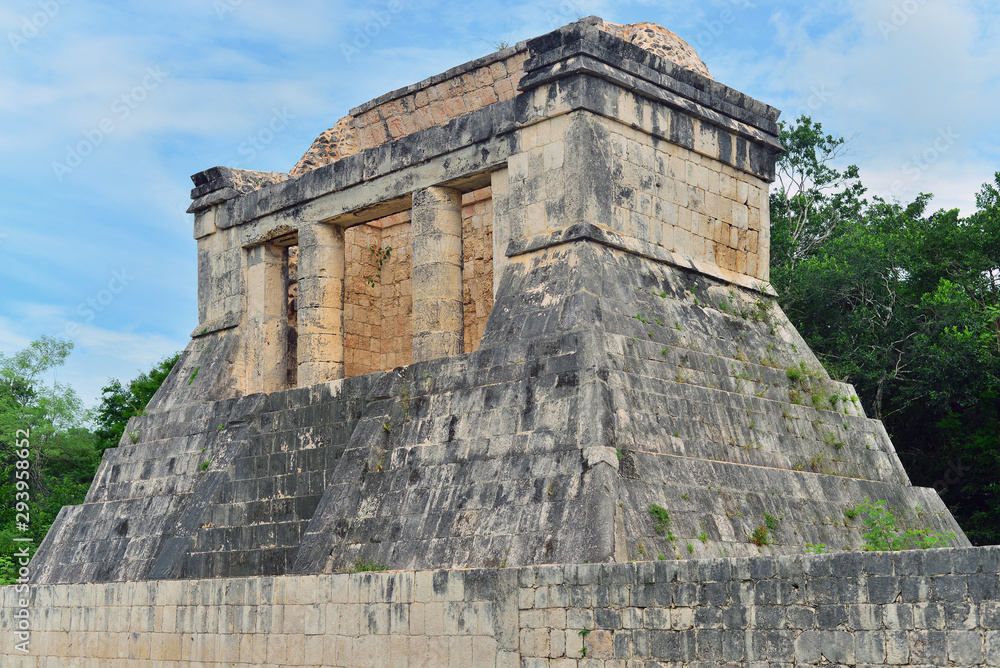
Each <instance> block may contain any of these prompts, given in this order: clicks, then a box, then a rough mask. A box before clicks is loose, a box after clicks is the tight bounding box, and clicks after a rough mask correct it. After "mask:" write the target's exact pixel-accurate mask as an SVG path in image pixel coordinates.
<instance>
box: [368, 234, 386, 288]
mask: <svg viewBox="0 0 1000 668" xmlns="http://www.w3.org/2000/svg"><path fill="white" fill-rule="evenodd" d="M368 250H369V251H370V252H371V254H372V259H373V260H374V261H375V276H368V277H366V278H365V283H367V284H368V285H370V286H371V287H375V281H376V280H380V279H381V278H382V266H383V265H384V264H385V263H386V262H388V260H389V254H390V253H392V246H381V247H380V246H379V245H378V244H372V245H371V246H369V247H368Z"/></svg>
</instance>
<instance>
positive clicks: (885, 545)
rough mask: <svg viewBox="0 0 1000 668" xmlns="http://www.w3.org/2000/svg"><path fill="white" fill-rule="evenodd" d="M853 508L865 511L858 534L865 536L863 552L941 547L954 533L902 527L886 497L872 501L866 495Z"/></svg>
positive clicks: (861, 511)
mask: <svg viewBox="0 0 1000 668" xmlns="http://www.w3.org/2000/svg"><path fill="white" fill-rule="evenodd" d="M855 510H857V512H859V513H864V517H862V518H861V521H862V522H863V523H864V525H865V529H867V531H865V532H864V533H863V534H861V536H862V538H864V541H865V542H864V545H862V546H861V549H863V550H865V551H866V552H883V551H895V550H909V549H914V548H919V549H922V550H926V549H928V548H932V547H944V546H945V544H946V543H947V542H948V541H950V540H951V539H952V538H954V537H955V534H954V533H947V534H943V533H941V532H938V531H931V530H930V529H901V528H897V526H896V522H897V520H898V518H897V516H896V513H895V511H894V510H893V509H892V508H889V505H888V503H887V502H886V501H876V502H875V503H871V502H870V501H869V500H868V499H865V502H864V503H861V504H858V505H857V506H856V507H855Z"/></svg>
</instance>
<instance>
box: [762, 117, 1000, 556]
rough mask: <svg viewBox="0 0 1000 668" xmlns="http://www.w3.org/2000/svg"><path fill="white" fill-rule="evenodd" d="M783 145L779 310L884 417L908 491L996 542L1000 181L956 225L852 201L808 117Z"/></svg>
mask: <svg viewBox="0 0 1000 668" xmlns="http://www.w3.org/2000/svg"><path fill="white" fill-rule="evenodd" d="M782 141H783V143H784V144H785V146H786V147H788V148H789V151H788V153H786V154H784V155H783V156H780V157H779V160H778V169H777V172H778V174H779V175H787V174H793V175H798V176H796V177H795V178H794V179H792V180H790V181H788V180H786V181H785V182H782V181H781V180H780V179H779V183H778V184H776V188H775V194H774V195H772V198H771V218H772V226H773V230H774V233H773V235H772V239H774V243H772V256H771V257H772V280H773V282H774V284H775V287H776V288H777V289H778V291H779V294H780V300H781V304H782V307H783V308H784V310H785V312H786V313H787V314H788V316H789V318H790V319H791V320H792V322H793V323H794V324H795V325H796V327H798V329H799V331H800V332H801V333H802V335H803V336H804V337H805V339H806V340H807V341H808V342H809V344H810V346H811V347H812V348H813V350H814V351H816V353H817V354H818V355H819V356H820V358H821V359H822V360H823V362H824V364H825V366H826V367H827V369H828V370H829V371H830V373H831V374H832V375H833V376H835V377H839V378H843V379H845V380H847V381H849V382H851V383H853V384H854V385H855V387H856V388H857V390H858V394H859V396H860V397H861V399H862V401H863V403H864V405H865V408H866V411H867V412H868V414H869V415H871V416H872V417H876V418H879V419H882V420H883V421H884V422H885V424H886V428H887V429H888V430H889V432H890V433H891V434H892V435H893V441H894V443H895V446H896V449H897V451H898V453H899V455H900V458H901V459H902V461H903V463H904V465H905V466H906V468H907V471H908V472H909V474H910V476H911V479H912V480H913V482H914V484H917V485H923V486H933V487H935V488H936V489H938V490H939V491H940V492H941V495H942V498H943V499H944V501H945V503H947V504H948V506H949V508H950V509H951V510H952V512H953V513H954V515H955V516H956V518H957V519H958V520H959V522H960V524H961V525H962V527H963V529H964V530H965V531H966V533H967V535H968V536H969V538H970V539H971V540H972V541H973V542H975V543H978V544H985V543H997V542H1000V482H998V481H997V480H996V474H995V472H996V471H997V470H998V469H1000V401H998V397H1000V173H998V174H997V175H996V176H995V183H992V184H986V185H984V186H983V189H982V190H981V192H980V193H979V195H978V196H977V211H976V212H975V213H974V214H973V215H971V216H968V217H966V218H962V217H961V216H960V214H959V212H958V211H944V210H941V211H937V212H934V213H929V212H928V205H929V203H930V201H931V195H926V194H922V195H920V196H918V197H917V198H916V199H915V200H914V201H912V202H909V203H900V202H888V201H885V200H882V199H880V198H878V197H874V198H872V199H871V200H870V201H864V200H862V199H861V195H862V194H863V192H864V188H863V186H862V185H861V183H860V179H858V178H857V171H856V170H855V169H854V168H853V166H852V167H849V168H848V169H847V170H845V171H844V172H839V171H837V170H836V169H835V168H834V167H832V166H831V165H830V161H831V160H835V159H836V158H838V157H840V156H841V153H839V151H840V149H842V147H843V140H841V139H837V138H835V137H832V136H830V135H823V134H822V132H821V129H820V128H819V125H818V124H813V123H812V122H811V120H810V119H808V118H807V117H803V118H802V119H800V120H799V122H798V124H797V125H795V126H793V127H791V128H783V132H782ZM789 184H791V188H790V187H789ZM803 184H804V185H803ZM810 184H813V185H810ZM816 184H819V185H820V186H824V185H825V186H827V188H826V190H824V189H823V188H822V187H819V188H817V187H813V186H814V185H816ZM803 193H804V194H803Z"/></svg>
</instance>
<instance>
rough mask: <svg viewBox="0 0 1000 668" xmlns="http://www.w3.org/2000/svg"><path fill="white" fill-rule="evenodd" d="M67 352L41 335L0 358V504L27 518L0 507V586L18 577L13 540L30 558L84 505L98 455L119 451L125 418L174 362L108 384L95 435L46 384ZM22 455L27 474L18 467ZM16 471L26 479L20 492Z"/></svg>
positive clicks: (74, 406) (86, 419)
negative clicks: (70, 511) (62, 518)
mask: <svg viewBox="0 0 1000 668" xmlns="http://www.w3.org/2000/svg"><path fill="white" fill-rule="evenodd" d="M72 349H73V344H72V342H70V341H64V340H61V339H56V338H53V337H48V336H43V337H41V338H39V339H38V340H36V341H33V342H32V343H31V344H30V345H29V346H28V347H26V348H25V349H24V350H21V351H18V352H16V353H14V354H13V355H11V356H9V357H8V356H5V355H3V354H2V353H0V498H3V499H9V500H11V501H14V500H15V499H18V500H25V499H27V502H28V510H27V513H26V514H27V516H28V519H29V521H28V522H23V517H18V512H20V511H18V509H17V508H16V505H15V503H6V504H0V584H7V583H10V582H13V581H14V580H15V579H16V577H17V573H16V569H15V564H14V563H13V560H12V555H13V554H14V552H15V543H14V538H15V537H18V538H31V542H30V543H19V544H18V547H21V546H24V545H28V549H29V551H30V553H32V554H33V553H34V550H35V549H36V548H37V547H38V545H39V544H40V543H41V542H42V540H43V539H44V537H45V534H46V533H47V532H48V530H49V527H50V526H51V525H52V522H53V521H54V520H55V518H56V515H57V514H58V513H59V510H60V508H62V507H63V506H65V505H73V504H79V503H82V502H83V500H84V498H85V497H86V495H87V490H88V489H89V488H90V483H91V482H92V481H93V478H94V474H95V472H96V471H97V467H98V465H99V464H100V462H101V453H102V452H103V451H104V450H105V449H106V448H107V447H111V446H112V445H117V439H118V438H120V437H121V434H122V432H123V431H124V429H125V423H126V422H127V421H128V418H129V417H132V416H133V415H138V414H140V413H141V412H142V410H144V409H145V407H146V404H147V403H148V401H149V399H150V398H152V396H153V393H155V392H156V390H157V388H159V386H160V384H161V383H162V382H163V379H164V378H166V375H167V373H169V371H170V368H171V367H172V366H173V364H174V363H175V362H176V361H177V358H178V356H177V355H175V356H173V357H171V358H169V359H167V360H164V361H162V362H160V363H159V364H157V365H155V366H154V367H153V368H152V369H151V370H150V371H149V372H147V373H143V374H140V375H139V376H138V377H137V378H135V379H133V380H132V381H130V382H129V383H128V384H127V385H124V386H123V385H122V383H121V382H120V381H117V380H112V381H110V382H109V384H108V386H107V387H105V388H104V401H103V402H102V403H101V406H100V407H99V408H98V410H97V411H96V416H97V420H98V424H99V429H98V430H97V432H96V433H95V432H91V430H90V429H88V428H87V425H88V424H89V423H90V422H91V421H92V420H93V418H94V415H93V414H92V412H91V411H87V410H84V408H83V403H82V402H81V401H80V398H79V397H78V396H77V395H76V393H75V392H74V391H73V389H72V388H71V387H69V386H68V385H66V384H64V383H59V382H56V381H52V382H51V383H46V382H45V376H46V374H47V373H48V372H50V371H53V370H54V369H56V368H57V367H59V366H61V365H62V364H63V363H65V361H66V358H67V357H68V356H69V354H70V352H71V351H72ZM115 430H118V431H117V437H115V435H114V434H115ZM25 434H27V437H26V436H25ZM112 441H113V442H112ZM25 443H27V446H28V447H27V448H26V449H25V448H24V444H25ZM25 450H26V451H27V455H28V456H27V458H26V460H27V461H28V467H27V468H26V469H23V468H18V466H17V462H18V460H21V459H25V458H24V457H22V456H21V453H23V452H25ZM18 471H27V472H28V479H27V483H28V484H27V488H26V489H25V488H24V481H23V480H22V479H20V478H19V477H18V475H17V472H18ZM18 483H21V486H20V487H19V485H18ZM18 494H20V495H21V496H18Z"/></svg>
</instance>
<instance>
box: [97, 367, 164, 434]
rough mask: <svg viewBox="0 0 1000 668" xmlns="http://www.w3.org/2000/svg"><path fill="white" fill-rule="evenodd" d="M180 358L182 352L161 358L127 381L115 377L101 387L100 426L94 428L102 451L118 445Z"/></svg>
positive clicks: (98, 423) (98, 412) (98, 410)
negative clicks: (129, 422)
mask: <svg viewBox="0 0 1000 668" xmlns="http://www.w3.org/2000/svg"><path fill="white" fill-rule="evenodd" d="M178 359H180V353H177V354H175V355H172V356H171V357H168V358H166V359H164V360H162V361H160V362H159V363H158V364H156V365H155V366H153V368H152V369H150V370H149V371H148V372H145V373H141V374H139V375H138V376H136V377H135V378H133V379H132V380H131V381H129V383H128V384H127V385H122V382H121V381H120V380H118V379H116V378H112V379H111V380H110V381H108V384H107V385H105V386H104V387H103V388H102V389H101V405H100V406H98V408H97V415H96V418H95V422H96V424H97V429H95V430H94V434H95V435H96V437H97V443H98V446H99V448H100V450H101V452H104V451H105V450H107V449H108V448H113V447H116V446H117V445H118V442H119V441H120V440H121V438H122V434H124V433H125V426H126V425H127V424H128V421H129V419H131V418H133V417H135V416H136V415H142V414H143V412H144V411H145V410H146V405H147V404H149V400H150V399H152V398H153V395H154V394H156V391H157V390H158V389H160V385H162V384H163V381H164V380H166V378H167V376H168V375H169V374H170V370H171V369H173V368H174V365H175V364H177V360H178Z"/></svg>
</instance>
